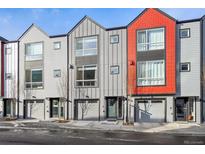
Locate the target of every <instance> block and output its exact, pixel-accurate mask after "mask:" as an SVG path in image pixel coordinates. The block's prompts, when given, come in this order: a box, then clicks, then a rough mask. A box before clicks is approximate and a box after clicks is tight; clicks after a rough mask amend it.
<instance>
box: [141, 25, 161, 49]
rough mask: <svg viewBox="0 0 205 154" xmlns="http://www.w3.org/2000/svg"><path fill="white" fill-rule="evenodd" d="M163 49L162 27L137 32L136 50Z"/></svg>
mask: <svg viewBox="0 0 205 154" xmlns="http://www.w3.org/2000/svg"><path fill="white" fill-rule="evenodd" d="M159 49H164V28H157V29H148V30H140V31H138V32H137V51H149V50H159Z"/></svg>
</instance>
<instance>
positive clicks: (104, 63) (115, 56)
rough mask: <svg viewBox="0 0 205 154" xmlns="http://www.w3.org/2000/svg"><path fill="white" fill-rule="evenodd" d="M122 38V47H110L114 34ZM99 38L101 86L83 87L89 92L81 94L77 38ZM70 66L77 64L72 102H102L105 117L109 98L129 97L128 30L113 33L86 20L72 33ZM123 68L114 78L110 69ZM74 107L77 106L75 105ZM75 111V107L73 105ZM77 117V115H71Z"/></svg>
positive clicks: (99, 83) (71, 78) (99, 81)
mask: <svg viewBox="0 0 205 154" xmlns="http://www.w3.org/2000/svg"><path fill="white" fill-rule="evenodd" d="M114 34H117V35H119V43H118V44H110V35H114ZM93 35H97V36H98V87H86V88H80V90H81V91H83V92H84V93H85V95H84V96H82V95H81V93H79V88H77V87H75V77H76V66H75V53H74V52H75V38H77V37H84V36H93ZM68 37H69V42H68V44H69V51H68V52H69V64H71V65H74V69H73V70H70V72H69V74H70V80H69V83H70V84H69V87H70V88H69V94H70V100H71V101H72V102H74V100H75V99H79V98H80V99H82V98H85V96H86V95H87V96H89V98H91V99H99V100H100V107H99V108H100V116H101V117H103V116H105V112H104V111H105V105H106V104H105V99H104V98H105V97H107V96H126V77H127V76H126V73H127V67H126V58H127V56H126V48H127V47H126V29H119V30H110V31H107V30H105V29H104V28H102V27H100V26H99V25H97V24H96V23H95V22H93V21H92V20H90V19H89V18H86V19H84V20H83V21H82V22H81V23H80V24H79V25H78V26H77V27H76V28H75V29H74V30H73V31H72V32H71V33H70V34H69V36H68ZM112 65H119V67H120V74H118V75H111V74H110V66H112ZM71 104H73V103H71ZM71 108H72V110H73V105H71ZM71 116H73V113H72V114H71Z"/></svg>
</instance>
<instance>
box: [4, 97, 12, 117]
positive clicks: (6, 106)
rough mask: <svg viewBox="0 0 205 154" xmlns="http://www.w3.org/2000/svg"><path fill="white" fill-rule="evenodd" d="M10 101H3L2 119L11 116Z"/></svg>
mask: <svg viewBox="0 0 205 154" xmlns="http://www.w3.org/2000/svg"><path fill="white" fill-rule="evenodd" d="M11 103H12V101H11V100H8V99H7V100H4V117H7V116H12V111H11V108H12V104H11Z"/></svg>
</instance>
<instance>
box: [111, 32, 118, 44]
mask: <svg viewBox="0 0 205 154" xmlns="http://www.w3.org/2000/svg"><path fill="white" fill-rule="evenodd" d="M112 37H117V38H118V40H117V42H112ZM119 42H120V36H119V34H115V35H110V44H118V43H119Z"/></svg>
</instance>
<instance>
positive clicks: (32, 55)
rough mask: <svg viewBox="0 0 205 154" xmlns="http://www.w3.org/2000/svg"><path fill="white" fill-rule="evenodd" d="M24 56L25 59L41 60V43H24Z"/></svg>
mask: <svg viewBox="0 0 205 154" xmlns="http://www.w3.org/2000/svg"><path fill="white" fill-rule="evenodd" d="M25 47H26V50H25V56H26V61H33V60H41V59H42V57H43V56H42V55H43V43H42V42H38V43H29V44H26V46H25Z"/></svg>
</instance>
